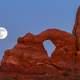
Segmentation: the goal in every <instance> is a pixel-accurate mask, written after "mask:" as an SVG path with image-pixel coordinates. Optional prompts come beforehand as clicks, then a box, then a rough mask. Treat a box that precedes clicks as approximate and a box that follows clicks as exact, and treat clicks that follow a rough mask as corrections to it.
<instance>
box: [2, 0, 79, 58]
mask: <svg viewBox="0 0 80 80" xmlns="http://www.w3.org/2000/svg"><path fill="white" fill-rule="evenodd" d="M79 5H80V0H0V26H3V27H5V28H7V30H8V33H9V34H8V37H7V38H6V39H4V40H0V59H1V58H2V55H3V52H4V50H5V49H7V48H12V47H13V46H14V45H15V43H16V39H17V37H19V36H21V35H24V34H25V33H27V32H32V33H34V34H37V33H40V32H41V31H44V30H46V29H48V28H58V29H62V30H65V31H68V32H71V31H72V28H73V25H74V20H75V14H76V10H77V8H78V6H79ZM46 47H48V48H50V45H49V44H48V43H47V44H46Z"/></svg>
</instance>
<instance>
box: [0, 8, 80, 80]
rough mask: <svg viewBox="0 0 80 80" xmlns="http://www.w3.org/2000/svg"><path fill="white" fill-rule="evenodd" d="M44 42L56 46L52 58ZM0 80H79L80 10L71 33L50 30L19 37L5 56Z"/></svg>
mask: <svg viewBox="0 0 80 80" xmlns="http://www.w3.org/2000/svg"><path fill="white" fill-rule="evenodd" d="M45 40H51V41H52V43H53V44H54V45H55V46H56V48H55V51H54V52H53V53H52V55H51V57H48V54H47V51H46V50H45V48H44V45H43V42H44V41H45ZM0 80H80V7H79V8H78V11H77V16H76V22H75V25H74V28H73V31H72V33H68V32H65V31H62V30H59V29H48V30H45V31H43V32H41V33H40V34H38V35H33V34H32V33H27V34H26V35H24V36H23V37H19V38H18V40H17V44H16V45H15V46H14V47H13V48H12V49H8V50H6V51H5V53H4V56H3V59H2V61H1V65H0Z"/></svg>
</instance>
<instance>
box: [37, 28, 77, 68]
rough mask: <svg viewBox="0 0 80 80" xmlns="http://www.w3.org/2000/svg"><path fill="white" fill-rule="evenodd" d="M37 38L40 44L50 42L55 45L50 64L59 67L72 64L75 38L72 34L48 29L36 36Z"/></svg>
mask: <svg viewBox="0 0 80 80" xmlns="http://www.w3.org/2000/svg"><path fill="white" fill-rule="evenodd" d="M37 38H38V40H39V41H42V43H43V42H44V41H45V40H51V41H52V43H53V44H55V46H56V49H55V51H54V52H53V53H52V56H51V62H52V63H54V64H56V65H58V66H61V67H65V66H66V64H70V65H72V64H73V62H74V61H73V60H74V59H73V56H74V52H75V37H74V36H73V35H72V34H70V33H68V32H65V31H62V30H58V29H48V30H45V31H43V32H42V33H40V34H39V35H37ZM70 65H69V67H70Z"/></svg>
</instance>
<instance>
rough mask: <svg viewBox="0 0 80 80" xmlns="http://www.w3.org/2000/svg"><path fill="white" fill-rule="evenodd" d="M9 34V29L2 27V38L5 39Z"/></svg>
mask: <svg viewBox="0 0 80 80" xmlns="http://www.w3.org/2000/svg"><path fill="white" fill-rule="evenodd" d="M7 36H8V31H7V29H6V28H4V27H0V39H5V38H6V37H7Z"/></svg>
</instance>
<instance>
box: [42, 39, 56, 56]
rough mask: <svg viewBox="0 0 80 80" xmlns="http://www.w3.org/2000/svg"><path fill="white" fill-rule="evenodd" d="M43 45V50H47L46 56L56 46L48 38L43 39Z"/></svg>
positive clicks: (49, 54)
mask: <svg viewBox="0 0 80 80" xmlns="http://www.w3.org/2000/svg"><path fill="white" fill-rule="evenodd" d="M43 46H44V48H45V50H46V51H47V54H48V57H51V55H52V53H53V52H54V50H55V48H56V46H55V45H54V44H53V43H52V42H51V41H50V40H45V41H44V42H43Z"/></svg>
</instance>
